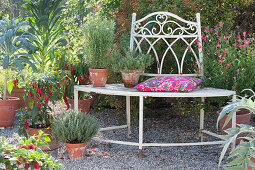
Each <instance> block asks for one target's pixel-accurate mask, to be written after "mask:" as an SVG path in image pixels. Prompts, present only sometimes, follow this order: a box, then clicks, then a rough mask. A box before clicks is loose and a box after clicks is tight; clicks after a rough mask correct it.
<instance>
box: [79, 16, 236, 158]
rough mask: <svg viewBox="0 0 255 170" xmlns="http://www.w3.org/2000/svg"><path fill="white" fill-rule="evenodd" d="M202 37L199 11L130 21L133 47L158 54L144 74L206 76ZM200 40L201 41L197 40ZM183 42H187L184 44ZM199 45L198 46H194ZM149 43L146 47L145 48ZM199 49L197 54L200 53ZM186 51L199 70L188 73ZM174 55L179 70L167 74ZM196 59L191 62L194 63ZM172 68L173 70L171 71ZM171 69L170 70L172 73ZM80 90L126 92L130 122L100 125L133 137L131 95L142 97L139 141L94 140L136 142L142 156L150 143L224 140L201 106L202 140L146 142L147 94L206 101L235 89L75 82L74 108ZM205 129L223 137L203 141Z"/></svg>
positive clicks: (231, 93) (186, 144) (131, 47)
mask: <svg viewBox="0 0 255 170" xmlns="http://www.w3.org/2000/svg"><path fill="white" fill-rule="evenodd" d="M178 42H180V43H182V44H181V45H182V47H183V49H184V50H183V51H184V52H183V54H182V56H178V55H177V54H176V53H175V47H176V46H177V45H176V44H178ZM201 42H202V37H201V24H200V14H199V13H197V14H196V22H192V21H187V20H184V19H182V18H180V17H178V16H176V15H174V14H172V13H169V12H154V13H151V14H149V15H147V16H145V17H144V18H142V19H140V20H136V14H135V13H134V14H133V15H132V24H131V38H130V50H135V51H137V50H138V51H139V52H144V53H152V54H154V55H155V58H156V62H157V71H158V73H157V74H151V73H143V75H144V76H162V75H163V76H177V75H183V76H198V77H202V76H203V54H202V43H201ZM158 43H165V44H164V45H165V46H166V49H165V51H164V52H163V55H161V56H159V53H158V51H157V47H156V45H157V44H158ZM195 43H198V44H195ZM183 44H184V45H183ZM194 44H195V47H197V49H195V48H194ZM146 47H147V48H146ZM197 53H198V55H197ZM187 55H189V56H190V55H192V56H193V57H194V60H191V59H190V60H189V61H188V62H191V61H193V62H194V63H195V65H196V68H197V69H198V70H199V71H198V72H195V73H185V71H184V68H185V63H187V61H186V60H188V57H187ZM168 56H172V57H174V59H175V61H176V63H175V64H176V67H177V73H176V74H164V73H163V68H164V60H166V57H168ZM194 63H193V65H192V66H194ZM169 72H170V71H169ZM169 72H168V73H169ZM78 91H84V92H94V93H98V94H106V95H117V96H126V119H127V124H126V125H122V126H113V127H106V128H101V129H100V131H106V130H115V129H121V128H127V137H128V138H130V134H131V124H130V97H131V96H137V97H139V141H138V142H129V141H116V140H108V139H107V140H106V139H102V138H95V140H99V141H104V142H108V143H115V144H123V145H134V146H138V147H139V157H142V148H143V147H148V146H191V145H213V144H222V143H223V142H224V140H223V139H222V138H221V137H220V136H219V135H218V134H216V133H213V132H209V131H207V130H205V129H204V109H203V108H201V110H200V137H201V142H194V143H144V142H143V105H144V103H143V100H144V97H199V98H201V100H202V102H205V98H206V97H221V96H233V100H235V95H236V92H235V91H230V90H224V89H215V88H202V89H196V90H194V91H192V92H189V93H183V92H140V91H137V90H136V89H135V88H125V87H124V86H123V84H107V85H106V86H105V87H92V86H91V85H76V86H74V108H75V110H78ZM235 125H236V115H235V114H234V116H233V118H232V126H233V127H235ZM203 133H205V134H208V135H212V136H215V137H217V138H220V139H221V140H219V141H206V142H204V141H203Z"/></svg>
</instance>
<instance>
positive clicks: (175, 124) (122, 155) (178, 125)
mask: <svg viewBox="0 0 255 170" xmlns="http://www.w3.org/2000/svg"><path fill="white" fill-rule="evenodd" d="M64 110H65V105H64V104H63V103H58V104H57V105H56V106H55V107H54V114H57V113H61V112H63V111H64ZM146 111H147V112H148V111H150V112H151V114H150V115H152V116H150V117H147V118H145V119H144V141H145V142H185V141H186V142H187V141H188V142H196V141H199V138H198V135H199V133H198V129H199V118H198V117H181V116H178V115H175V114H173V113H171V109H168V108H162V109H159V110H157V111H155V110H145V113H146ZM91 114H92V115H94V116H96V117H97V118H98V120H99V121H100V125H101V127H107V126H110V125H120V124H124V121H125V119H124V112H121V113H119V112H117V111H116V110H113V109H105V110H103V111H99V112H95V111H93V110H91ZM154 114H156V115H157V117H156V116H155V117H153V115H154ZM158 115H160V116H159V117H158ZM131 123H132V129H131V130H132V134H131V139H130V140H128V139H127V138H126V129H121V130H114V131H107V132H103V133H100V134H99V136H101V137H103V138H109V139H117V140H126V141H134V142H138V120H134V121H132V122H131ZM215 124H216V114H209V115H207V116H206V121H205V129H209V130H210V131H214V132H216V128H215ZM17 131H18V118H17V117H16V120H15V124H14V127H9V128H5V129H4V130H0V136H5V137H6V138H7V141H8V143H12V144H15V143H17V141H18V140H19V136H18V134H17ZM208 140H215V138H214V137H209V136H208V135H205V141H208ZM86 152H87V153H86V156H85V158H84V159H83V160H80V161H71V160H70V159H69V158H68V154H67V151H66V149H65V147H64V145H63V144H62V146H61V147H60V148H59V149H57V150H55V151H49V152H48V153H49V154H50V155H52V156H54V157H56V158H58V159H60V162H61V163H62V164H63V165H64V167H65V169H67V170H78V169H178V170H179V169H203V170H206V169H208V170H213V169H217V165H218V159H219V155H220V152H221V147H220V145H209V146H186V147H144V149H143V152H144V154H145V155H146V157H145V158H142V159H139V158H138V147H136V146H126V145H118V144H107V143H101V142H96V141H92V142H91V143H90V144H89V146H87V151H86Z"/></svg>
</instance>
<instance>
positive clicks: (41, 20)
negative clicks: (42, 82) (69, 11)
mask: <svg viewBox="0 0 255 170" xmlns="http://www.w3.org/2000/svg"><path fill="white" fill-rule="evenodd" d="M62 1H63V0H38V1H34V0H25V2H26V3H25V4H24V5H23V8H25V9H26V10H27V11H28V13H29V14H30V17H28V18H27V19H28V21H29V23H30V26H31V29H30V32H31V33H32V34H33V37H34V42H33V43H34V45H35V46H36V47H37V48H38V50H37V53H35V54H34V57H35V59H36V60H37V62H38V68H39V70H40V72H41V73H44V72H45V70H47V68H48V67H49V64H50V61H53V60H54V58H51V55H50V53H52V49H53V48H54V47H55V46H56V45H59V46H63V45H66V40H65V39H63V38H61V36H60V35H61V33H62V31H63V27H62V26H61V25H60V14H61V10H62V6H61V2H62Z"/></svg>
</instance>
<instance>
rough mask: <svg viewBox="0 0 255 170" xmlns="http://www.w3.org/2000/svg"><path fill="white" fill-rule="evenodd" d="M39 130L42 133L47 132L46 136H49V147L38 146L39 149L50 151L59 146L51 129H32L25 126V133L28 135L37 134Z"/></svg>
mask: <svg viewBox="0 0 255 170" xmlns="http://www.w3.org/2000/svg"><path fill="white" fill-rule="evenodd" d="M40 130H41V131H43V133H45V134H48V137H49V138H50V142H47V143H48V145H49V148H47V147H46V146H40V149H41V150H42V151H51V150H54V149H57V148H59V143H58V141H57V140H55V139H54V138H53V136H52V131H51V129H34V128H27V133H28V134H29V135H30V136H33V135H38V134H39V131H40Z"/></svg>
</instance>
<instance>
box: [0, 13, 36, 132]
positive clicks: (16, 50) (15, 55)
mask: <svg viewBox="0 0 255 170" xmlns="http://www.w3.org/2000/svg"><path fill="white" fill-rule="evenodd" d="M26 27H27V22H24V21H21V20H19V19H14V20H9V19H8V18H5V19H4V20H2V21H0V64H1V65H0V66H1V67H2V68H3V72H4V76H3V79H4V80H3V82H4V85H3V86H4V87H3V91H1V94H3V95H2V97H1V98H0V126H5V127H7V126H12V124H13V120H14V116H15V110H16V109H17V108H18V105H19V98H13V97H7V89H8V86H10V85H11V84H9V83H8V84H7V82H8V74H9V71H10V70H15V69H19V70H21V69H22V68H23V63H27V64H29V65H30V66H31V67H32V68H33V69H34V70H36V68H35V66H34V64H33V63H32V61H34V58H33V56H32V55H31V54H29V53H28V52H27V51H30V52H33V51H35V47H34V46H33V45H32V44H31V41H32V37H31V36H30V35H29V34H27V33H26V32H25V31H26ZM11 83H12V82H11ZM9 89H10V88H9ZM9 92H10V91H9Z"/></svg>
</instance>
